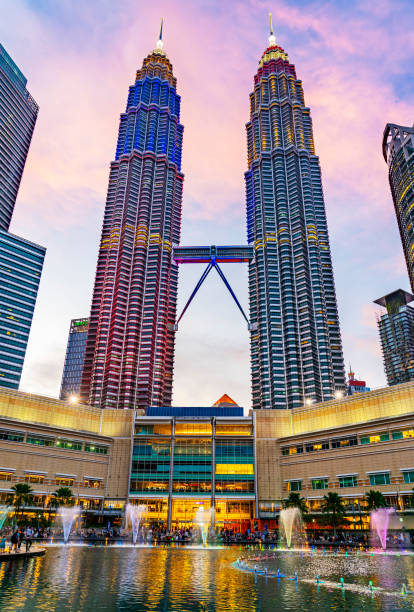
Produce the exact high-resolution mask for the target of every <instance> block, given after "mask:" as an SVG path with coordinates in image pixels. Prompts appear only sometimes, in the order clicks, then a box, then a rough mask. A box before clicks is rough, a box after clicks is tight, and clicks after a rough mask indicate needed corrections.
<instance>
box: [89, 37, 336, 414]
mask: <svg viewBox="0 0 414 612" xmlns="http://www.w3.org/2000/svg"><path fill="white" fill-rule="evenodd" d="M176 86H177V83H176V78H175V77H174V74H173V69H172V65H171V63H170V61H169V59H168V57H167V55H166V53H165V51H164V49H163V41H162V30H161V32H160V37H159V40H158V42H157V45H156V48H155V49H154V51H152V53H150V54H149V55H148V56H147V57H146V58H145V59H144V62H143V65H142V68H141V69H140V70H138V71H137V74H136V80H135V84H134V85H132V86H131V87H130V88H129V93H128V100H127V105H126V110H125V112H124V113H122V115H121V119H120V125H119V135H118V143H117V147H116V153H115V159H114V161H113V162H112V163H111V168H110V175H109V186H108V195H107V201H106V207H105V214H104V220H103V228H102V238H101V244H100V248H99V255H98V264H97V270H96V278H95V286H94V291H93V298H92V307H91V316H90V322H89V331H88V336H87V342H86V351H85V361H84V368H83V375H82V384H81V398H82V400H83V401H84V402H87V403H90V404H92V405H94V406H98V407H101V408H144V409H145V408H146V407H147V406H150V405H153V406H168V405H171V401H172V384H173V366H174V342H175V334H176V331H177V326H176V303H177V289H178V265H177V260H176V259H174V249H175V248H177V247H178V245H179V243H180V226H181V208H182V193H183V181H184V175H183V173H182V171H181V153H182V143H183V126H182V124H181V123H180V96H179V95H178V93H177V89H176ZM247 144H248V170H247V172H246V173H245V182H246V202H247V240H248V246H249V248H250V252H251V256H250V257H249V258H248V266H249V301H250V322H249V329H250V334H251V373H252V394H253V408H256V409H259V408H294V407H298V406H301V405H304V404H306V403H311V402H313V401H324V400H328V399H331V398H333V397H335V394H338V393H341V392H343V391H344V389H345V376H344V365H343V356H342V346H341V336H340V329H339V320H338V312H337V305H336V295H335V287H334V279H333V271H332V262H331V254H330V248H329V239H328V230H327V223H326V215H325V205H324V199H323V191H322V183H321V173H320V166H319V160H318V157H317V156H316V154H315V150H314V144H313V135H312V122H311V118H310V110H309V108H308V107H307V106H306V105H305V101H304V95H303V89H302V83H301V81H300V80H298V79H297V77H296V72H295V67H294V65H293V64H291V63H290V61H289V58H288V55H287V53H285V51H284V50H283V49H282V48H281V47H280V46H278V45H277V44H276V38H275V36H274V34H273V30H272V28H271V32H270V37H269V44H268V47H267V48H266V50H265V52H264V53H263V55H262V57H261V59H260V62H259V67H258V71H257V73H256V75H255V77H254V89H253V92H252V93H251V94H250V120H249V122H248V123H247ZM219 248H220V247H217V249H219ZM244 248H246V247H244ZM210 251H211V252H212V253H214V255H211V257H212V259H213V263H214V258H215V253H216V249H210Z"/></svg>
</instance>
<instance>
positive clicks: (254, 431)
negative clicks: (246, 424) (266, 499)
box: [252, 410, 259, 518]
mask: <svg viewBox="0 0 414 612" xmlns="http://www.w3.org/2000/svg"><path fill="white" fill-rule="evenodd" d="M252 425H253V453H254V503H255V515H256V516H255V518H259V498H258V488H257V449H256V412H255V411H254V410H253V422H252Z"/></svg>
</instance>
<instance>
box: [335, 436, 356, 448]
mask: <svg viewBox="0 0 414 612" xmlns="http://www.w3.org/2000/svg"><path fill="white" fill-rule="evenodd" d="M357 444H358V440H357V437H356V436H350V437H348V438H336V439H335V440H332V448H345V447H347V446H356V445H357Z"/></svg>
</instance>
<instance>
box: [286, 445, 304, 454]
mask: <svg viewBox="0 0 414 612" xmlns="http://www.w3.org/2000/svg"><path fill="white" fill-rule="evenodd" d="M300 453H303V446H286V447H284V448H282V455H299V454H300Z"/></svg>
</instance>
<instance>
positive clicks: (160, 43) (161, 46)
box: [157, 17, 164, 49]
mask: <svg viewBox="0 0 414 612" xmlns="http://www.w3.org/2000/svg"><path fill="white" fill-rule="evenodd" d="M163 24H164V17H162V19H161V27H160V35H159V37H158V40H157V49H162V48H163V46H164V43H163V40H162V26H163Z"/></svg>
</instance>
